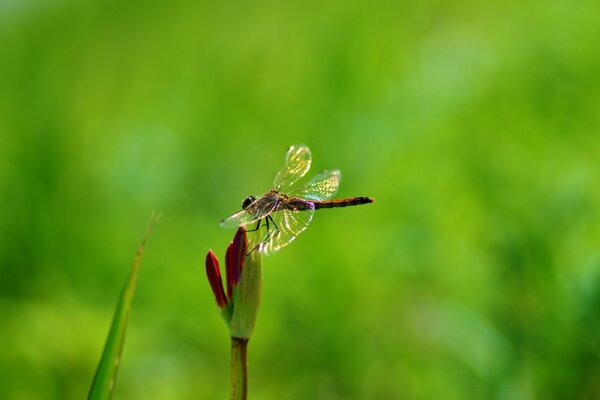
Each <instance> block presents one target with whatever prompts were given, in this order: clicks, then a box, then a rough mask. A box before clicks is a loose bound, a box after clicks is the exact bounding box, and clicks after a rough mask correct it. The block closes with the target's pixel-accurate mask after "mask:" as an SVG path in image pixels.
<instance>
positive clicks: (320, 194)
mask: <svg viewBox="0 0 600 400" xmlns="http://www.w3.org/2000/svg"><path fill="white" fill-rule="evenodd" d="M341 179H342V174H341V172H340V170H339V169H328V170H325V171H322V172H319V173H318V174H317V175H315V177H314V178H312V179H311V181H310V182H308V183H307V184H306V185H304V186H302V187H300V188H298V189H296V190H294V191H292V192H290V193H289V195H290V196H293V197H299V198H302V199H308V200H315V201H322V200H329V199H331V198H333V196H335V194H336V193H337V191H338V188H339V187H340V180H341Z"/></svg>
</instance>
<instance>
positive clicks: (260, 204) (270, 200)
mask: <svg viewBox="0 0 600 400" xmlns="http://www.w3.org/2000/svg"><path fill="white" fill-rule="evenodd" d="M278 201H279V196H277V195H269V194H268V195H266V196H263V197H260V198H258V199H256V200H255V201H254V203H251V204H250V205H249V206H248V207H246V208H244V209H243V210H241V211H239V212H236V213H235V214H233V215H232V216H230V217H229V218H225V219H224V220H222V221H221V223H220V225H221V227H222V228H237V227H238V226H244V225H248V224H249V223H252V222H254V221H258V220H259V219H261V218H264V217H266V216H267V215H269V214H270V213H272V212H273V210H274V209H275V207H276V206H277V202H278Z"/></svg>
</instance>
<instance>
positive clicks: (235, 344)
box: [231, 337, 248, 400]
mask: <svg viewBox="0 0 600 400" xmlns="http://www.w3.org/2000/svg"><path fill="white" fill-rule="evenodd" d="M247 349H248V339H243V338H236V337H232V338H231V400H246V397H247V395H248V367H247V365H246V354H247Z"/></svg>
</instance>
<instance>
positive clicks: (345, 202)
mask: <svg viewBox="0 0 600 400" xmlns="http://www.w3.org/2000/svg"><path fill="white" fill-rule="evenodd" d="M372 202H373V199H372V198H370V197H350V198H348V199H336V200H326V201H313V202H312V203H313V204H314V205H315V210H318V209H319V208H334V207H349V206H359V205H361V204H369V203H372Z"/></svg>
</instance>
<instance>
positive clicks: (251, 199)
mask: <svg viewBox="0 0 600 400" xmlns="http://www.w3.org/2000/svg"><path fill="white" fill-rule="evenodd" d="M255 201H256V197H254V196H248V197H246V198H245V199H244V201H242V209H244V210H245V209H246V208H248V206H250V204H252V203H254V202H255Z"/></svg>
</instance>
